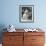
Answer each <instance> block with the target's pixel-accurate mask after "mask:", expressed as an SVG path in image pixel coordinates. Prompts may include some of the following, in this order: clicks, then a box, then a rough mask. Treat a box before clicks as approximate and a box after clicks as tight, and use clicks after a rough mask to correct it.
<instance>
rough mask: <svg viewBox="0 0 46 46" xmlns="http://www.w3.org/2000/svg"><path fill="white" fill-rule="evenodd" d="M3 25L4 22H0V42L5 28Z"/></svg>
mask: <svg viewBox="0 0 46 46" xmlns="http://www.w3.org/2000/svg"><path fill="white" fill-rule="evenodd" d="M4 28H6V27H5V25H4V24H0V43H2V36H3V32H5V31H6V30H4Z"/></svg>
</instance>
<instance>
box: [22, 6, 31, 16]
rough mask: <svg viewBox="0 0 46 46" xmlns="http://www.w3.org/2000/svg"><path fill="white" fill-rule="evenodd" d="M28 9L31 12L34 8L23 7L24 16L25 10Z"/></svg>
mask: <svg viewBox="0 0 46 46" xmlns="http://www.w3.org/2000/svg"><path fill="white" fill-rule="evenodd" d="M26 9H27V10H28V12H31V11H32V9H30V7H22V16H23V14H24V11H25V10H26Z"/></svg>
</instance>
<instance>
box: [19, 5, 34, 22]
mask: <svg viewBox="0 0 46 46" xmlns="http://www.w3.org/2000/svg"><path fill="white" fill-rule="evenodd" d="M19 21H20V22H23V23H29V22H30V23H32V22H34V5H19Z"/></svg>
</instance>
